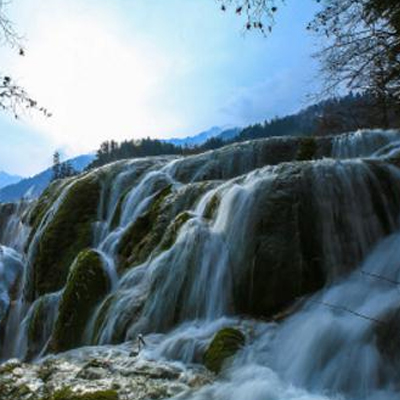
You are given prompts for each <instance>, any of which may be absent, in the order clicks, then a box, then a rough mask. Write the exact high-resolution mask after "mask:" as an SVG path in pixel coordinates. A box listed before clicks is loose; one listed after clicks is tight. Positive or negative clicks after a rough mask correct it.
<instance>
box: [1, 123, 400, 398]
mask: <svg viewBox="0 0 400 400" xmlns="http://www.w3.org/2000/svg"><path fill="white" fill-rule="evenodd" d="M399 137H400V136H399V133H398V132H380V131H373V132H364V133H363V132H359V133H355V134H350V135H346V136H343V137H339V138H335V139H332V141H333V143H332V154H330V155H331V159H324V160H316V161H309V162H294V163H288V164H280V165H275V166H269V165H268V161H265V160H264V161H262V157H261V156H260V154H259V153H257V155H254V152H255V150H256V149H257V146H255V145H253V143H249V144H241V145H238V146H233V147H232V149H233V150H232V152H233V153H234V154H236V153H240V154H242V153H243V154H245V156H246V157H242V158H240V160H238V161H237V160H235V159H234V158H233V156H232V155H231V156H232V157H230V153H229V148H228V149H222V150H221V151H220V152H219V153H212V152H211V153H207V154H205V155H201V156H195V157H191V158H182V159H176V158H175V157H159V158H149V159H143V160H133V161H123V162H119V163H117V164H114V165H110V166H107V167H105V168H103V169H100V170H98V171H93V172H91V173H90V174H89V175H88V176H96V177H99V180H100V181H101V191H100V196H99V197H100V198H99V201H98V211H97V217H96V220H95V221H93V224H92V228H93V241H92V247H93V249H94V250H95V251H96V252H97V253H98V254H100V255H101V257H102V260H103V267H104V268H105V269H106V272H107V274H108V276H109V277H110V280H111V282H112V285H111V289H110V292H109V293H108V295H107V296H106V297H105V298H103V299H102V301H101V302H100V303H99V304H98V306H97V308H96V309H95V310H93V312H92V313H91V315H92V317H91V319H90V320H89V321H87V323H86V329H85V333H84V338H83V339H82V344H83V343H86V344H95V345H105V344H110V343H119V342H123V341H127V340H134V339H135V338H136V337H137V335H138V334H146V343H147V346H146V349H145V350H144V351H143V352H142V353H141V355H140V357H143V358H149V359H172V360H178V361H180V362H184V363H186V364H190V363H193V362H196V363H199V362H201V361H202V354H203V353H204V350H205V349H206V347H207V346H208V345H209V343H210V340H211V339H212V337H213V336H214V334H215V333H216V332H218V331H219V330H220V329H221V328H223V327H226V326H232V327H235V328H238V329H240V330H241V331H242V332H243V333H244V334H245V335H246V338H247V344H246V346H245V347H244V348H243V349H242V350H241V351H240V352H239V353H238V354H237V356H236V357H235V359H234V360H233V361H232V363H231V365H230V367H229V368H228V369H226V370H224V371H223V374H222V375H221V378H220V379H218V380H217V381H216V382H215V383H214V384H212V385H210V386H208V387H206V388H204V389H202V390H200V391H198V392H194V393H187V394H185V395H183V396H181V397H180V398H181V399H182V398H183V399H195V400H202V399H216V400H225V399H229V400H235V399H241V398H248V399H251V400H265V399H276V400H283V399H293V400H300V399H301V400H314V399H315V400H317V399H318V400H320V399H338V398H343V399H351V400H361V399H369V400H372V399H373V400H377V399H385V400H386V399H390V400H391V399H392V398H393V399H394V398H397V397H398V392H399V390H400V387H399V375H398V373H397V372H396V371H397V369H398V367H399V365H398V363H397V361H396V357H394V355H393V354H391V353H394V352H395V351H399V358H400V344H399V348H398V349H396V348H393V346H391V345H390V346H389V347H388V348H386V345H387V343H385V338H387V334H386V328H387V327H390V326H391V325H392V324H395V322H396V318H397V312H398V314H399V315H400V309H399V306H398V305H399V304H400V302H399V299H400V297H399V296H400V295H399V291H398V285H399V282H400V261H399V260H400V250H399V249H400V232H398V230H399V216H400V173H399V170H398V169H397V168H396V167H394V166H392V165H390V164H389V163H388V162H386V161H387V160H388V159H389V158H391V157H393V156H394V155H396V154H397V153H396V152H397V151H398V148H399V147H397V145H398V142H399ZM296 140H297V139H296ZM296 143H298V142H296ZM294 153H296V152H295V151H294ZM243 154H242V155H243ZM229 157H230V158H229ZM360 157H363V158H364V159H361V158H360ZM284 158H285V157H284ZM335 158H336V159H339V160H335ZM365 158H367V159H365ZM226 160H229V162H227V163H226V162H225V161H226ZM284 161H286V160H284ZM274 164H276V163H274ZM79 179H82V180H84V179H85V176H83V177H82V178H79ZM74 185H76V180H71V181H70V182H66V183H65V184H64V186H63V187H61V188H59V194H58V196H57V197H56V199H55V200H54V201H53V202H51V204H50V206H49V208H48V209H47V210H46V211H45V212H44V214H43V217H42V218H41V223H39V224H38V226H37V228H36V229H35V231H34V232H33V234H31V238H30V240H29V246H28V247H27V249H28V250H27V252H26V256H21V255H19V254H18V253H17V252H16V251H18V252H20V253H23V250H24V248H25V245H26V242H27V240H28V236H29V229H30V228H29V227H28V226H27V225H26V224H25V223H24V222H22V219H23V218H22V217H21V215H22V214H23V213H29V206H25V207H28V208H27V209H23V210H22V208H21V209H20V211H18V212H17V213H16V214H15V218H14V219H13V218H11V219H9V223H8V225H7V226H8V227H9V229H8V230H7V233H6V234H4V232H3V235H2V238H3V240H5V239H4V238H7V243H5V244H6V245H8V246H10V247H12V248H13V249H15V250H16V251H15V250H11V249H9V248H2V249H3V250H2V252H1V253H0V283H1V285H2V286H0V299H1V301H2V304H1V305H0V312H1V307H2V305H3V303H4V307H3V308H4V310H6V311H5V312H7V324H6V325H5V326H0V328H1V329H0V330H1V333H0V340H1V341H2V342H3V343H1V342H0V344H2V345H3V346H0V347H2V359H7V358H10V357H14V356H18V357H20V358H27V359H32V358H35V357H38V356H41V355H43V354H45V352H46V351H48V349H49V343H50V342H51V338H52V334H53V330H54V326H55V324H56V320H57V317H58V312H59V304H60V302H62V298H63V293H64V289H61V290H60V291H56V292H54V293H46V294H44V295H42V296H39V295H38V294H37V293H34V291H33V289H32V287H33V286H32V285H33V283H32V282H33V280H34V279H33V275H34V273H35V272H34V271H33V265H34V261H35V257H36V254H37V251H38V246H40V241H41V238H42V235H43V233H44V232H45V231H46V229H47V228H48V226H49V225H50V224H51V222H52V220H53V218H55V216H56V215H57V213H58V210H59V208H60V206H61V205H62V203H63V202H64V201H65V199H66V197H67V195H68V193H69V192H70V191H71V190H73V188H74ZM271 210H272V211H271ZM17 216H18V218H17ZM160 232H161V233H160ZM132 237H133V238H134V241H133V242H132V243H130V242H129V240H133V239H131V238H132ZM124 246H125V247H124ZM126 248H127V249H128V250H126ZM368 254H369V256H368V257H367V255H368ZM366 257H367V258H366ZM364 259H365V261H364V262H363V263H361V261H362V260H364ZM357 265H361V266H360V267H359V268H358V269H356V268H357ZM22 271H24V278H23V280H21V279H19V280H18V279H17V276H19V277H21V276H22ZM261 278H262V279H261ZM68 279H69V278H68ZM263 279H265V281H263ZM303 280H304V281H305V282H302V281H303ZM282 281H283V283H282ZM308 281H312V284H308ZM263 285H265V289H264V290H263ZM280 285H282V286H280ZM10 286H13V287H14V286H15V289H14V290H13V291H11V292H12V293H13V296H14V297H13V298H12V299H10V296H9V293H10ZM269 292H271V293H269ZM311 293H314V294H313V295H311ZM310 296H311V297H310ZM299 297H301V302H299V303H296V301H297V300H299ZM275 298H276V299H275ZM293 303H296V306H295V307H294V308H291V306H293ZM280 311H284V312H285V313H286V314H285V315H287V314H289V313H290V312H292V313H293V314H292V315H290V316H289V317H287V318H286V319H285V321H284V322H281V323H276V322H261V321H260V320H259V319H257V317H259V316H261V317H266V318H267V319H270V318H271V317H272V316H273V315H274V314H275V312H276V313H278V314H279V312H280ZM41 313H44V314H45V315H47V316H48V318H47V319H46V320H45V323H42V322H40V319H39V318H38V315H39V314H41ZM242 313H243V314H250V315H249V316H241V317H239V315H240V314H242ZM0 315H1V314H0ZM398 318H399V321H400V317H398ZM0 321H1V318H0ZM40 324H42V325H40ZM399 324H400V322H399ZM396 326H397V325H396ZM32 327H34V328H35V330H33V329H32ZM38 327H39V328H40V329H39V330H38V329H37V328H38ZM388 329H389V328H388ZM30 332H36V334H35V335H34V336H35V337H34V340H33V342H32V337H30V336H31V334H30ZM399 343H400V339H399ZM399 364H400V363H399ZM338 396H339V397H338ZM340 396H342V397H340Z"/></svg>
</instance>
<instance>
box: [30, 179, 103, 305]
mask: <svg viewBox="0 0 400 400" xmlns="http://www.w3.org/2000/svg"><path fill="white" fill-rule="evenodd" d="M99 195H100V184H99V181H98V179H97V178H96V176H95V175H93V174H92V175H88V176H86V177H84V178H81V179H79V180H77V181H76V182H75V183H74V184H73V185H72V187H71V188H70V189H69V190H68V193H67V194H66V197H65V199H64V201H63V202H62V204H61V205H60V207H59V209H58V211H57V212H56V214H55V215H54V217H53V218H52V220H51V221H50V222H49V224H48V226H47V227H46V229H45V231H44V232H43V234H42V237H41V238H40V240H39V243H38V248H37V254H36V257H35V259H34V262H33V271H34V297H35V298H37V297H40V296H42V295H44V294H46V293H52V292H56V291H58V290H60V289H61V288H62V287H63V286H64V285H65V282H66V280H67V277H68V272H69V267H70V265H71V263H72V262H73V260H74V259H75V257H76V256H77V254H78V253H79V252H80V251H81V250H83V249H85V248H87V247H89V246H90V245H91V242H92V223H93V222H94V221H95V220H96V216H97V207H98V199H99Z"/></svg>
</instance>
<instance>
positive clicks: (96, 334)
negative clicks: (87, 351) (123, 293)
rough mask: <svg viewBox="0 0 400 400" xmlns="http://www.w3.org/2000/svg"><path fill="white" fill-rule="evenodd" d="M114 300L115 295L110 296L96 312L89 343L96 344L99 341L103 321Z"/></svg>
mask: <svg viewBox="0 0 400 400" xmlns="http://www.w3.org/2000/svg"><path fill="white" fill-rule="evenodd" d="M115 299H116V293H113V294H110V295H109V296H108V297H107V298H106V299H105V300H104V301H103V302H102V304H101V306H100V307H99V309H98V311H97V312H96V320H95V323H94V329H93V336H92V337H91V343H94V344H98V342H99V339H100V333H101V328H102V327H103V325H104V321H105V319H106V317H107V314H108V312H109V311H110V308H111V306H112V305H113V302H114V301H115Z"/></svg>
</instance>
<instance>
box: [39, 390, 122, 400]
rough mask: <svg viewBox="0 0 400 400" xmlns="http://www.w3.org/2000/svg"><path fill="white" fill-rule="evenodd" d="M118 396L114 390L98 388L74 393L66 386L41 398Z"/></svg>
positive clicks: (106, 398) (115, 398) (112, 399)
mask: <svg viewBox="0 0 400 400" xmlns="http://www.w3.org/2000/svg"><path fill="white" fill-rule="evenodd" d="M118 398H119V396H118V393H117V392H116V391H115V390H98V391H96V392H91V393H83V394H79V393H74V392H73V391H72V390H71V389H70V388H68V387H66V388H63V389H60V390H57V391H56V392H55V393H53V394H52V395H50V396H48V397H45V398H43V400H118Z"/></svg>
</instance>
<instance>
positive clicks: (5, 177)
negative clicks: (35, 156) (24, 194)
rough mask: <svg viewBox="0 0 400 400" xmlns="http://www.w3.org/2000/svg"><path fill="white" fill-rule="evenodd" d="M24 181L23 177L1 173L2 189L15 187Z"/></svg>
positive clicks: (0, 183) (0, 182)
mask: <svg viewBox="0 0 400 400" xmlns="http://www.w3.org/2000/svg"><path fill="white" fill-rule="evenodd" d="M22 179H23V178H22V176H18V175H10V174H8V173H7V172H4V171H0V189H1V188H3V187H5V186H8V185H13V184H14V183H17V182H19V181H20V180H22Z"/></svg>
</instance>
